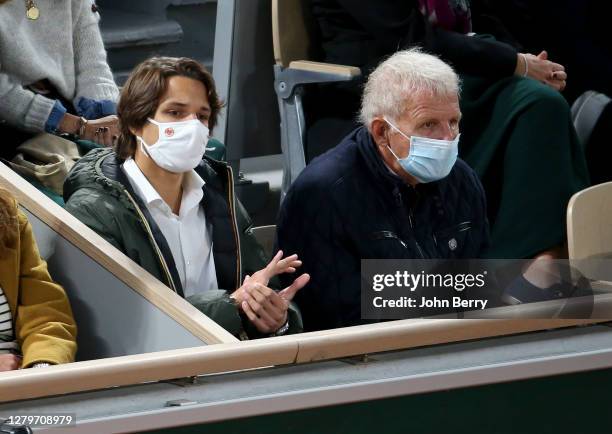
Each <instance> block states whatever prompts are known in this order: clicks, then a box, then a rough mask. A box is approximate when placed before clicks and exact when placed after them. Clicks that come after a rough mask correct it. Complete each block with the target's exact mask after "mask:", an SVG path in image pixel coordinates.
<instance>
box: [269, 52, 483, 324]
mask: <svg viewBox="0 0 612 434" xmlns="http://www.w3.org/2000/svg"><path fill="white" fill-rule="evenodd" d="M460 119H461V112H460V109H459V79H458V76H457V74H455V72H454V71H453V69H452V68H451V67H450V66H449V65H447V64H446V63H444V62H443V61H441V60H440V59H438V58H437V57H435V56H432V55H429V54H425V53H422V52H420V51H419V50H418V49H411V50H406V51H400V52H397V53H396V54H394V55H393V56H391V57H390V58H389V59H387V60H386V61H384V62H383V63H381V64H380V65H379V66H378V68H376V70H374V71H373V72H372V74H371V75H370V77H369V79H368V82H367V84H366V86H365V89H364V94H363V100H362V105H361V114H360V120H361V122H362V124H363V126H361V127H359V128H357V129H356V130H355V131H353V132H352V133H350V134H349V135H348V136H347V137H345V138H344V139H343V140H342V142H341V143H340V144H339V145H338V146H336V147H335V148H334V149H331V150H330V151H328V152H327V153H325V154H323V155H321V156H320V157H318V158H316V159H315V160H313V161H312V163H310V164H309V165H308V166H307V167H306V169H305V170H304V171H303V172H302V173H301V174H300V176H299V177H298V179H297V180H296V181H295V183H294V184H293V185H292V186H291V188H290V190H289V192H288V194H287V196H286V198H285V200H284V202H283V205H282V208H281V211H280V214H279V221H278V231H277V242H278V245H279V247H280V248H281V249H283V250H284V251H291V252H296V253H297V254H299V256H300V258H301V259H302V260H303V264H304V265H303V269H302V270H301V271H302V272H307V273H309V274H310V276H311V280H310V282H309V284H308V285H307V286H306V287H305V288H303V290H302V291H301V292H300V293H298V295H297V296H296V300H295V301H296V302H297V303H298V305H299V307H300V308H301V310H302V315H303V319H304V328H305V330H320V329H327V328H335V327H344V326H350V325H356V324H360V323H362V322H364V321H363V320H362V319H361V298H360V269H361V262H360V261H361V259H415V258H476V257H479V256H480V253H481V251H482V250H483V248H484V247H486V245H487V243H488V240H489V228H488V222H487V217H486V203H485V195H484V191H483V189H482V185H481V184H480V181H479V180H478V177H477V176H476V174H475V173H474V171H473V170H472V169H471V168H470V167H468V166H467V164H465V163H464V162H463V161H462V160H460V159H458V158H457V146H458V143H459V137H460V134H459V121H460Z"/></svg>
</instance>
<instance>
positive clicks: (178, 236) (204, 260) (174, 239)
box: [122, 158, 218, 297]
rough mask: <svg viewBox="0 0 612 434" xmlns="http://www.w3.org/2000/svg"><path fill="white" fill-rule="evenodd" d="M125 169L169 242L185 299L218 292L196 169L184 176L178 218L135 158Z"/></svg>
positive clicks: (125, 164) (201, 191) (202, 195)
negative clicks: (207, 292)
mask: <svg viewBox="0 0 612 434" xmlns="http://www.w3.org/2000/svg"><path fill="white" fill-rule="evenodd" d="M122 169H123V171H124V172H125V174H126V176H127V177H128V179H129V181H130V184H131V185H132V188H133V189H134V191H135V192H136V194H138V196H139V197H140V198H141V199H142V200H143V201H144V203H145V204H146V206H147V209H148V210H149V212H150V213H151V216H152V217H153V220H155V223H157V226H159V228H160V230H161V232H162V234H163V235H164V238H166V241H167V242H168V246H169V247H170V251H171V252H172V257H173V258H174V263H175V264H176V269H177V271H178V274H179V276H180V279H181V284H182V286H183V293H184V294H185V297H188V296H190V295H193V294H197V293H200V292H203V291H207V290H210V289H217V286H218V285H217V273H216V271H215V259H214V257H213V253H212V238H211V230H210V228H209V227H208V225H207V224H206V216H205V215H204V209H203V207H201V206H200V202H201V201H202V198H203V197H204V192H203V190H202V188H203V187H204V184H205V183H204V180H203V179H202V178H201V177H200V176H199V175H198V174H197V173H196V172H195V170H192V171H191V172H187V173H186V174H185V177H184V179H183V197H182V199H181V209H180V210H179V215H178V216H177V215H176V214H174V213H173V212H172V209H171V208H170V206H168V204H167V203H166V202H164V200H163V199H162V198H161V196H160V195H159V193H158V192H157V190H155V188H154V187H153V186H152V185H151V183H150V182H149V180H148V179H147V178H146V177H145V176H144V174H143V173H142V171H141V170H140V168H139V167H138V165H137V164H136V162H135V161H134V160H133V159H132V158H129V159H127V160H126V161H125V163H123V165H122Z"/></svg>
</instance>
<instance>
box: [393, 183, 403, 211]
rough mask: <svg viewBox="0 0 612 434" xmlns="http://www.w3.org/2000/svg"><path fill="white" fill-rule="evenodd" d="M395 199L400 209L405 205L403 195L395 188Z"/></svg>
mask: <svg viewBox="0 0 612 434" xmlns="http://www.w3.org/2000/svg"><path fill="white" fill-rule="evenodd" d="M393 197H394V198H395V204H396V205H397V206H398V207H401V206H402V204H403V200H402V193H401V192H400V191H399V188H397V187H395V188H394V189H393Z"/></svg>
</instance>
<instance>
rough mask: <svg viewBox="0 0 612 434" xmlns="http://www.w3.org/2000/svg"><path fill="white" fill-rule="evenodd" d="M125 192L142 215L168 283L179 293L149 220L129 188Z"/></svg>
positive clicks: (141, 218) (139, 214) (141, 217)
mask: <svg viewBox="0 0 612 434" xmlns="http://www.w3.org/2000/svg"><path fill="white" fill-rule="evenodd" d="M123 192H124V193H125V194H126V195H127V197H128V198H129V199H130V202H132V205H134V208H135V209H136V212H137V213H138V216H139V217H140V220H141V221H142V223H143V224H144V226H145V229H146V232H147V235H148V237H149V241H150V242H151V243H152V244H153V246H154V247H155V253H156V254H157V257H158V259H159V262H160V263H161V265H162V269H163V270H164V273H165V274H166V278H167V279H168V283H170V287H171V288H172V290H173V291H174V292H176V293H177V294H178V291H177V290H176V285H175V284H174V280H173V279H172V275H171V274H170V269H169V268H168V264H167V263H166V259H164V255H162V253H161V250H160V248H159V246H158V245H157V243H156V242H155V237H154V236H153V231H152V230H151V226H149V222H148V221H147V219H146V218H145V216H144V214H143V213H142V211H141V210H140V207H139V206H138V204H137V203H136V201H135V200H134V198H133V197H132V195H131V194H130V193H129V192H128V191H127V190H125V189H123Z"/></svg>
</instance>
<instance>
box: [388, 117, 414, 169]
mask: <svg viewBox="0 0 612 434" xmlns="http://www.w3.org/2000/svg"><path fill="white" fill-rule="evenodd" d="M383 120H384V121H385V122H386V123H387V124H389V126H390V127H391V128H393V129H394V130H395V131H397V132H398V133H400V134H401V135H402V136H403V137H404V138H405V139H406V140H408V146H409V148H408V149H409V151H408V156H410V151H412V139H411V138H410V137H408V136H407V135H406V134H404V132H403V131H402V130H400V129H399V128H398V127H396V126H395V125H393V124H392V123H391V121H389V119H387V117H386V116H383ZM387 148H389V151H391V153H392V154H393V156H394V157H395V158H396V159H397V160H398V161H399V160H401V158H399V157H398V156H397V154H396V153H395V152H393V149H391V146H389V144H387ZM406 158H408V157H406Z"/></svg>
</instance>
